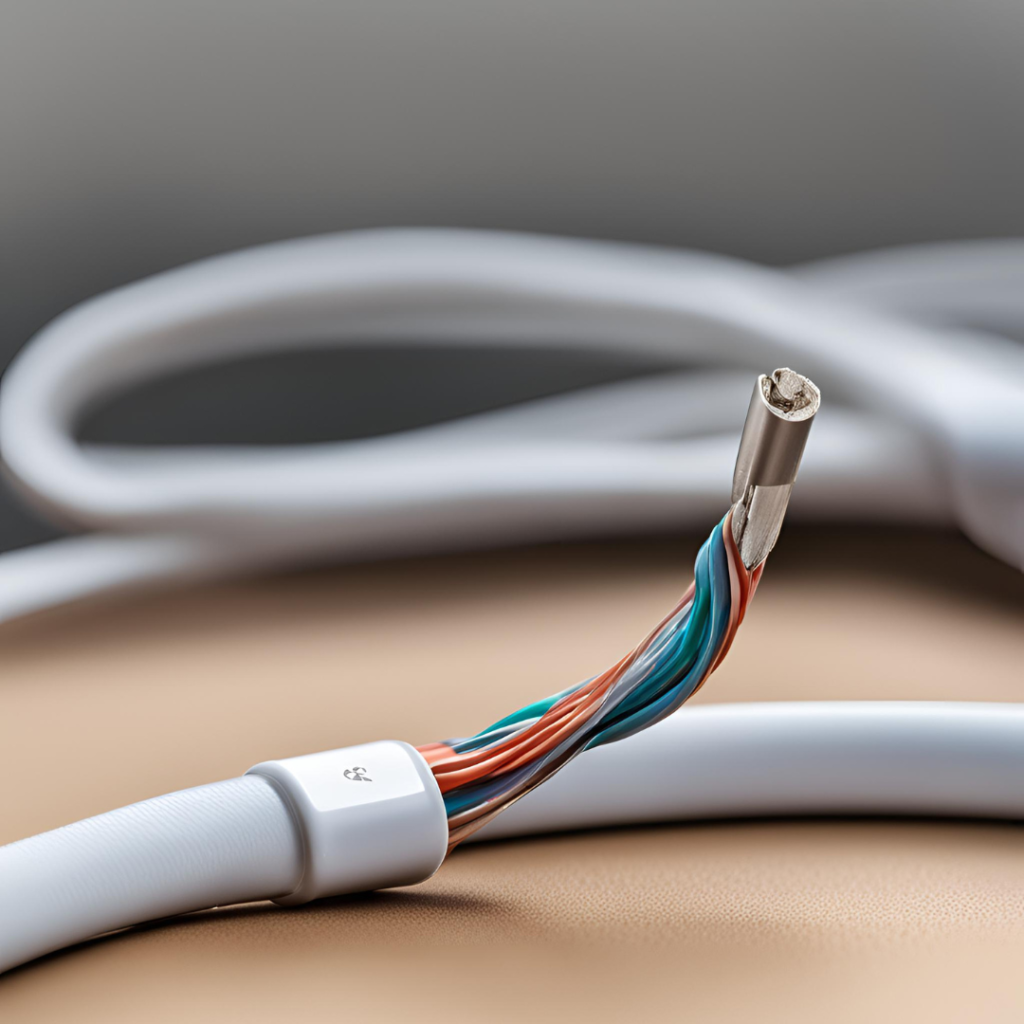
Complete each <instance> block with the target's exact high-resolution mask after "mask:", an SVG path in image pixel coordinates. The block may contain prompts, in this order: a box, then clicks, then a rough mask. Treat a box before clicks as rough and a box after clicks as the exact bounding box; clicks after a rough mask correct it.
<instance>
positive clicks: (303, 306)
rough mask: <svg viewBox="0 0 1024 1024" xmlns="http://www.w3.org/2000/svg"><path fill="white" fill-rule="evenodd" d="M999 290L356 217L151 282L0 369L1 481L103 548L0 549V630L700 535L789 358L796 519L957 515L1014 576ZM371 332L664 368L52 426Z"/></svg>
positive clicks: (937, 275) (1011, 409) (931, 267)
mask: <svg viewBox="0 0 1024 1024" xmlns="http://www.w3.org/2000/svg"><path fill="white" fill-rule="evenodd" d="M876 267H877V268H880V269H879V270H878V271H877V272H875V271H873V269H872V268H876ZM883 271H884V272H883ZM1021 295H1024V245H1022V244H1021V243H1019V242H1006V243H975V244H973V245H966V244H965V245H963V246H949V247H944V248H943V250H942V252H941V253H940V254H938V255H936V253H934V252H931V251H930V250H928V249H922V250H907V251H902V252H897V253H890V254H880V255H871V256H864V257H860V258H858V259H857V260H850V261H848V263H846V264H844V263H843V262H841V261H833V262H831V263H828V264H824V265H822V266H819V267H815V266H809V267H801V268H797V270H795V271H793V272H782V271H776V270H768V269H766V268H761V267H756V266H753V265H750V264H746V263H742V262H740V261H736V260H729V259H725V258H722V257H716V256H710V255H705V254H699V253H691V252H669V251H665V250H657V249H646V248H643V247H640V246H627V245H615V244H610V243H599V242H585V241H570V240H564V239H554V238H543V237H530V236H525V235H504V234H497V233H488V232H470V231H435V230H420V231H415V230H409V231H378V232H364V233H354V234H347V235H337V236H325V237H322V238H314V239H307V240H303V241H296V242H289V243H281V244H277V245H271V246H265V247H262V248H258V249H252V250H248V251H245V252H240V253H236V254H233V255H229V256H222V257H217V258H215V259H210V260H206V261H203V262H201V263H197V264H194V265H192V266H188V267H184V268H182V269H179V270H175V271H171V272H169V273H165V274H160V275H158V276H156V277H153V278H150V279H148V280H145V281H141V282H139V283H137V284H134V285H130V286H128V287H126V288H121V289H119V290H117V291H115V292H111V293H109V294H107V295H104V296H100V297H99V298H96V299H93V300H91V301H89V302H86V303H84V304H83V305H81V306H79V307H78V308H76V309H74V310H71V311H70V312H68V313H66V314H64V315H63V316H61V317H59V318H58V319H57V320H55V321H54V322H53V323H52V324H50V325H49V326H48V327H47V328H45V329H44V330H43V331H42V332H40V334H39V335H37V337H36V338H35V339H33V341H32V342H31V343H30V344H29V345H28V346H27V347H26V348H25V349H24V350H23V351H22V352H21V353H20V354H19V356H18V358H17V359H16V360H15V362H14V363H13V364H12V366H11V367H10V369H9V371H8V372H7V374H6V375H5V377H4V380H3V383H2V386H0V453H2V457H3V460H4V463H5V465H6V468H7V469H8V470H9V471H10V472H11V473H12V474H13V476H14V477H15V478H16V479H17V481H18V482H19V484H20V486H21V487H22V488H23V490H24V491H25V493H26V494H27V495H29V496H30V497H31V498H33V499H34V500H36V501H37V502H38V503H39V504H40V505H41V506H42V507H44V508H46V509H50V510H52V511H54V512H55V513H57V514H59V515H60V516H61V517H62V518H63V519H65V520H69V521H70V522H72V523H75V524H78V525H80V526H82V527H85V528H88V529H92V530H96V531H100V532H99V533H98V534H97V535H94V536H86V537H82V538H75V539H71V540H66V541H62V542H59V545H58V546H56V547H48V546H43V547H41V548H39V549H36V550H35V551H29V552H17V553H15V554H14V555H7V556H3V557H0V619H3V618H9V617H13V616H15V615H19V614H24V613H25V612H28V611H33V610H35V609H37V608H41V607H46V606H47V605H49V604H54V603H57V602H60V601H63V600H68V599H71V598H75V597H81V596H84V595H87V594H89V593H92V592H94V591H98V590H104V589H111V588H114V587H118V586H125V585H130V584H138V583H142V582H146V581H148V580H155V579H173V578H180V577H182V576H188V577H194V576H202V575H207V576H209V575H220V574H223V573H228V572H237V571H241V570H243V569H252V568H258V567H261V566H268V565H279V564H289V563H296V562H303V561H322V560H323V559H324V558H325V557H332V558H338V559H358V558H367V557H376V556H379V555H385V554H386V555H394V554H406V553H412V552H424V551H432V550H450V549H455V548H459V547H467V546H479V545H486V544H493V543H508V542H518V541H532V540H542V539H552V538H559V537H570V536H587V535H596V534H607V533H610V532H616V531H617V532H625V531H636V530H645V529H651V528H659V529H666V528H668V529H678V528H680V527H681V526H687V525H692V526H697V525H706V523H707V521H708V519H709V517H710V516H717V515H718V514H719V513H720V512H721V509H722V503H723V500H724V496H725V495H727V494H728V493H729V477H730V473H731V466H732V462H733V456H734V452H735V442H736V437H737V436H738V433H739V429H740V426H741V423H742V417H743V413H744V410H745V409H746V399H745V398H739V397H738V396H740V395H745V394H747V393H748V392H749V386H750V385H749V381H750V374H751V372H761V371H763V370H764V369H766V368H770V367H773V366H777V365H783V364H789V363H791V364H792V365H794V366H796V367H798V368H799V369H800V370H801V372H804V373H806V374H807V375H809V376H810V377H811V378H812V379H814V380H815V382H816V383H818V384H819V385H820V386H821V387H822V389H823V390H824V391H825V392H826V393H827V395H828V405H827V407H826V409H825V410H824V411H823V412H822V414H821V416H820V417H819V421H818V424H817V425H816V427H815V442H814V444H813V445H812V446H811V447H810V448H809V449H808V452H807V457H806V459H805V462H804V466H803V470H802V473H801V481H800V488H799V491H798V494H797V496H796V498H795V499H794V503H793V509H792V513H793V515H794V516H797V517H800V516H803V517H819V518H820V517H824V518H840V519H844V520H850V519H858V518H874V519H884V520H888V521H892V520H899V521H904V522H932V523H936V522H938V523H950V522H954V523H957V524H959V525H960V526H961V527H962V528H963V529H964V530H965V531H966V532H967V533H968V534H969V535H970V536H971V537H973V538H974V539H975V540H976V541H977V542H978V543H979V544H980V545H982V546H983V547H985V548H986V549H987V550H988V551H990V552H992V553H993V554H996V555H997V556H998V557H1000V558H1002V559H1004V560H1005V561H1008V562H1010V563H1011V564H1014V565H1018V566H1020V565H1024V349H1022V348H1021V346H1019V345H1017V344H1015V343H1011V342H1008V341H1007V340H1006V339H1005V338H996V337H994V336H992V335H991V334H990V333H989V334H986V333H982V332H981V331H978V330H970V331H969V330H968V328H971V327H972V326H974V325H980V326H981V327H982V328H989V329H991V328H992V324H991V323H989V322H987V321H986V320H985V317H984V316H982V311H983V310H984V309H989V308H991V309H992V310H995V311H997V312H998V316H995V315H993V316H994V319H995V320H998V322H999V324H1000V325H1002V327H1003V328H1004V329H1005V330H1007V331H1008V332H1010V333H1014V332H1016V333H1017V334H1018V335H1024V300H1022V299H1021ZM990 319H992V318H990ZM937 324H939V326H937ZM941 325H945V326H941ZM391 341H400V342H402V343H403V344H409V343H416V344H422V345H426V346H429V345H434V344H439V343H443V344H452V343H456V344H462V345H467V346H488V345H501V346H504V347H507V346H519V347H522V348H523V349H524V350H526V349H529V348H531V347H535V346H538V345H544V344H558V345H562V346H570V347H573V348H575V349H577V350H578V351H580V352H582V353H587V352H593V353H595V354H600V353H608V352H613V353H614V352H625V353H630V354H633V355H637V356H640V355H642V356H644V357H648V358H656V359H658V360H659V361H661V362H662V363H663V364H664V365H666V366H667V367H669V368H671V367H676V368H677V369H676V370H675V371H672V370H670V371H669V372H666V373H665V374H663V375H662V376H658V377H653V378H651V379H649V380H646V381H630V382H626V383H621V384H617V385H607V386H604V387H600V388H591V389H586V390H584V391H582V392H577V393H573V394H570V395H565V396H559V397H555V398H549V399H545V400H543V401H537V402H530V403H525V404H523V405H522V406H519V407H517V408H515V409H511V410H504V411H499V412H495V413H487V414H483V415H479V416H472V417H467V418H465V419H463V420H459V421H457V422H452V423H447V424H442V425H439V426H436V427H429V428H425V429H422V430H416V431H408V432H405V433H401V434H397V435H392V436H388V437H382V438H377V439H372V440H366V441H358V442H348V443H337V444H319V445H307V446H298V447H251V448H227V449H225V448H207V449H198V450H196V449H170V450H163V451H158V452H152V451H145V452H143V451H141V450H126V449H108V448H94V447H89V446H84V445H82V444H80V443H79V442H78V441H77V440H76V437H75V428H76V426H77V424H78V422H79V421H80V419H81V417H82V415H83V413H84V411H85V410H87V409H88V408H89V407H91V406H92V405H94V404H95V403H96V402H99V401H101V400H103V399H104V398H106V397H109V396H111V395H113V394H115V393H117V392H119V391H122V390H125V389H128V388H130V387H131V386H133V385H134V384H137V383H139V382H141V381H144V380H147V379H149V378H152V377H157V376H159V375H161V374H163V373H167V372H169V371H172V370H176V369H180V368H183V367H186V366H197V365H202V364H204V363H211V362H215V361H217V360H223V359H227V358H231V357H235V356H239V355H243V354H248V353H257V352H266V351H271V350H282V349H289V348H292V349H298V348H309V347H318V346H344V345H346V344H352V343H359V344H366V343H374V344H381V345H386V344H388V343H389V342H391Z"/></svg>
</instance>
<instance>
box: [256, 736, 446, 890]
mask: <svg viewBox="0 0 1024 1024" xmlns="http://www.w3.org/2000/svg"><path fill="white" fill-rule="evenodd" d="M246 774H247V775H260V776H263V777H264V778H266V779H268V780H270V782H271V783H273V785H274V786H275V788H276V789H277V790H278V792H279V793H280V794H281V796H282V797H283V799H284V800H285V802H286V803H287V804H288V807H289V808H290V810H291V812H292V815H293V817H294V819H295V822H296V824H297V826H298V829H299V832H300V834H301V837H302V844H303V874H302V879H301V881H300V882H299V885H298V887H297V888H296V889H295V890H293V891H292V892H291V893H288V894H287V895H285V896H281V897H278V898H277V899H275V901H274V902H275V903H279V904H280V905H281V906H295V905H297V904H300V903H307V902H308V901H309V900H315V899H319V898H321V897H324V896H341V895H344V894H346V893H355V892H367V891H369V890H371V889H386V888H391V887H392V886H398V885H413V884H415V883H416V882H422V881H424V880H425V879H427V878H429V877H430V876H431V875H432V874H434V872H435V871H437V869H438V868H439V867H440V866H441V862H442V861H443V860H444V858H445V854H446V853H447V849H448V818H447V814H446V813H445V806H444V800H443V799H442V797H441V791H440V790H439V789H438V786H437V782H436V781H435V779H434V776H433V774H432V772H431V771H430V768H429V767H428V765H427V762H426V761H425V760H424V759H423V756H422V755H421V754H420V753H419V752H418V751H417V750H416V749H415V748H413V747H411V746H409V744H408V743H402V742H400V741H398V740H382V741H379V742H376V743H364V744H361V745H359V746H354V747H342V748H339V749H338V750H326V751H323V752H322V753H319V754H305V755H303V756H301V757H290V758H286V759H284V760H281V761H264V762H262V763H260V764H258V765H255V766H254V767H253V768H250V769H249V771H248V772H246Z"/></svg>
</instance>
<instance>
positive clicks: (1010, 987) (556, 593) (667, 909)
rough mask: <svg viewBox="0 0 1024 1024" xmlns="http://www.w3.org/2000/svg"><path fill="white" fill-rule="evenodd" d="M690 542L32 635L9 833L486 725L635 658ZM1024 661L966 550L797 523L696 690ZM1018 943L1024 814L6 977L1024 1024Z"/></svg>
mask: <svg viewBox="0 0 1024 1024" xmlns="http://www.w3.org/2000/svg"><path fill="white" fill-rule="evenodd" d="M692 553H693V545H692V544H690V545H684V544H668V543H642V544H641V543H637V544H621V545H604V546H600V545H594V546H580V547H568V546H567V547H551V548H545V549H537V550H532V551H527V552H501V553H496V554H487V555H479V556H464V557H459V558H452V559H437V560H423V561H416V562H404V563H397V564H390V565H376V566H363V567H358V568H350V569H342V570H336V571H330V572H322V573H311V574H306V575H295V576H287V577H281V578H276V579H269V580H261V581H253V582H249V583H242V584H232V585H225V586H217V587H209V588H203V589H195V590H189V591H179V592H176V593H166V594H157V595H148V596H145V597H134V598H130V599H127V598H125V599H111V600H106V601H97V602H93V603H90V604H87V605H82V606H79V607H75V608H68V609H62V610H58V611H55V612H50V613H46V614H43V615H39V616H36V617H35V618H33V619H31V620H26V621H22V622H18V623H12V624H9V625H8V626H6V627H4V628H3V629H2V630H0V665H2V670H3V682H2V685H0V768H2V777H3V780H4V781H3V783H2V784H0V809H2V813H0V842H7V841H10V840H13V839H16V838H19V837H21V836H24V835H28V834H31V833H34V832H37V831H40V830H43V829H46V828H52V827H54V826H56V825H59V824H62V823H64V822H66V821H70V820H73V819H76V818H80V817H84V816H86V815H89V814H94V813H98V812H100V811H103V810H107V809H109V808H111V807H114V806H118V805H120V804H124V803H128V802H131V801H133V800H138V799H142V798H145V797H147V796H151V795H154V794H155V793H158V792H164V791H167V790H171V789H177V788H181V787H184V786H191V785H196V784H199V783H202V782H206V781H210V780H212V779H216V778H223V777H228V776H231V775H236V774H239V773H240V772H242V771H243V770H244V769H245V768H247V767H248V766H249V765H250V764H252V763H255V762H256V761H259V760H262V759H264V758H267V757H282V756H288V755H291V754H296V753H300V752H305V751H308V750H314V749H323V748H326V747H331V746H338V745H342V744H345V743H351V742H357V741H360V740H366V739H372V738H378V737H396V738H402V739H408V740H410V741H411V742H414V743H415V742H423V741H426V740H430V739H436V738H441V737H444V736H447V735H453V734H460V733H465V732H468V731H473V730H475V729H476V728H479V727H480V725H481V724H483V723H485V722H486V721H490V720H492V719H494V718H495V717H497V716H498V715H500V714H502V713H504V712H506V711H508V710H510V709H512V708H514V707H516V706H518V705H520V704H522V703H524V702H526V701H527V700H529V699H531V698H535V697H537V696H540V695H543V694H546V693H548V692H551V691H554V690H557V689H560V688H562V687H564V686H565V685H567V684H568V683H569V682H572V681H574V680H576V679H578V678H581V677H583V676H584V675H587V674H588V673H592V672H593V671H595V670H596V669H599V668H601V667H602V666H603V665H604V664H605V663H607V662H608V661H610V660H611V659H612V658H614V657H616V656H618V655H619V654H620V653H621V652H622V651H623V650H625V649H626V648H628V647H629V646H630V645H631V644H632V643H633V641H634V640H635V639H636V638H637V637H638V636H639V635H640V634H642V633H643V632H644V631H645V629H646V628H647V627H648V626H649V624H650V623H651V622H652V621H653V620H654V618H655V617H656V616H657V615H658V614H659V613H660V612H661V611H662V610H663V609H664V608H665V607H666V606H667V605H668V604H669V603H670V602H671V601H672V600H673V599H674V597H675V596H676V594H677V592H678V591H679V590H681V589H682V587H683V585H684V584H685V583H686V582H687V580H688V576H689V563H690V560H691V557H692ZM794 645H796V649H795V647H794ZM795 655H797V656H796V657H795ZM1022 665H1024V586H1022V583H1021V580H1020V577H1019V576H1018V575H1017V574H1016V573H1014V572H1012V571H1011V570H1009V569H1006V568H1005V567H1002V566H999V565H997V564H995V563H994V562H992V561H991V560H989V559H987V558H986V557H985V556H984V555H981V554H979V553H977V552H976V551H974V550H973V549H971V548H970V546H969V545H967V544H966V542H963V541H960V540H957V539H955V538H952V537H947V536H942V535H915V534H909V533H907V534H893V533H885V532H875V533H865V534H853V533H848V532H841V531H829V532H807V531H804V532H801V531H798V530H790V531H788V532H787V535H786V537H785V538H784V544H783V545H782V546H780V548H779V550H778V552H777V553H776V554H775V555H773V557H772V563H771V565H770V566H769V571H768V572H767V573H766V575H765V578H764V581H763V584H762V588H761V590H760V591H759V593H758V596H757V599H756V601H755V603H754V605H753V606H752V608H751V612H750V615H749V618H748V621H747V623H746V624H745V625H744V628H743V630H742V632H741V634H740V636H739V638H738V640H737V642H736V644H735V646H734V648H733V651H732V653H731V654H730V657H729V660H728V661H727V662H726V664H725V665H724V666H723V668H722V669H721V670H720V671H719V673H718V674H717V675H716V676H715V678H714V679H713V680H712V681H711V682H709V684H708V685H707V686H706V687H705V689H704V690H703V691H702V692H701V694H700V696H699V698H698V699H699V700H701V701H733V700H750V699H756V700H773V699H792V698H813V699H836V698H910V699H929V698H954V699H967V700H971V699H977V700H1018V699H1020V698H1021V696H1022V695H1024V670H1022ZM1022 784H1024V782H1022ZM1022 953H1024V830H1022V829H1021V828H1019V827H1017V826H1014V825H997V824H984V823H949V822H897V821H890V822H880V821H866V822H865V821H861V822H856V821H855V822H838V821H833V822H821V821H819V822H806V821H805V822H751V823H719V824H708V825H686V826H678V825H676V826H673V825H666V826H660V827H656V828H644V829H632V830H616V831H606V832H596V833H589V834H582V835H566V836H556V837H548V838H542V839H530V840H520V841H517V842H511V843H504V844H492V845H485V846H480V847H475V848H466V849H464V850H460V851H458V852H457V854H456V855H455V856H454V857H453V858H452V859H451V860H450V861H449V862H448V863H447V864H446V865H445V866H444V867H443V869H442V870H441V872H440V873H439V874H438V875H437V876H436V877H435V878H434V879H432V880H431V881H430V882H428V883H426V884H425V885H423V886H420V887H418V888H416V889H411V890H405V891H401V892H392V893H386V894H378V895H373V896H367V897H360V898H358V899H350V900H336V901H327V902H324V903H321V904H317V905H314V906H311V907H307V908H300V909H297V910H288V911H285V910H282V909H280V908H276V907H273V906H271V905H257V906H252V907H244V908H233V909H227V910H221V911H214V912H209V913H205V914H200V915H193V916H192V917H189V918H183V919H180V920H178V921H176V922H173V923H170V924H164V925H158V926H152V927H149V928H145V929H139V930H134V931H131V932H128V933H122V934H121V935H118V936H115V937H111V938H107V939H102V940H99V941H96V942H93V943H90V944H87V945H85V946H82V947H79V948H77V949H75V950H71V951H68V952H65V953H62V954H57V955H54V956H51V957H48V958H46V959H45V960H43V961H40V962H38V963H36V964H33V965H29V966H27V967H25V968H22V969H20V970H18V971H15V972H12V973H11V974H9V975H7V976H5V977H2V978H0V1020H3V1021H5V1022H6V1021H8V1020H10V1021H53V1020H76V1021H77V1020H103V1021H165V1020H166V1021H171V1020H182V1019H188V1020H190V1021H197V1022H203V1021H221V1020H245V1021H263V1020H289V1021H296V1022H298V1024H302V1022H305V1021H316V1022H319V1021H327V1020H339V1019H341V1020H345V1019H353V1020H410V1019H413V1018H416V1019H420V1020H428V1021H434V1020H438V1021H450V1020H451V1019H452V1018H453V1016H455V1015H459V1016H469V1015H472V1016H473V1017H474V1018H475V1019H479V1020H497V1021H505V1020H510V1021H511V1020H520V1019H522V1018H523V1017H524V1016H525V1017H530V1018H534V1019H540V1020H556V1019H561V1020H575V1019H582V1018H583V1017H589V1018H590V1019H609V1020H645V1019H646V1020H659V1021H660V1020H680V1019H696V1020H708V1019H716V1020H719V1019H726V1020H728V1019H758V1020H776V1019H778V1020H782V1019H786V1020H863V1019H876V1020H888V1019H893V1020H895V1019H900V1020H908V1019H909V1020H914V1019H929V1020H1003V1019H1006V1020H1019V1019H1021V1016H1022V1014H1024V984H1022V983H1021V981H1020V979H1019V973H1020V972H1019V964H1020V962H1021V955H1022Z"/></svg>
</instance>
